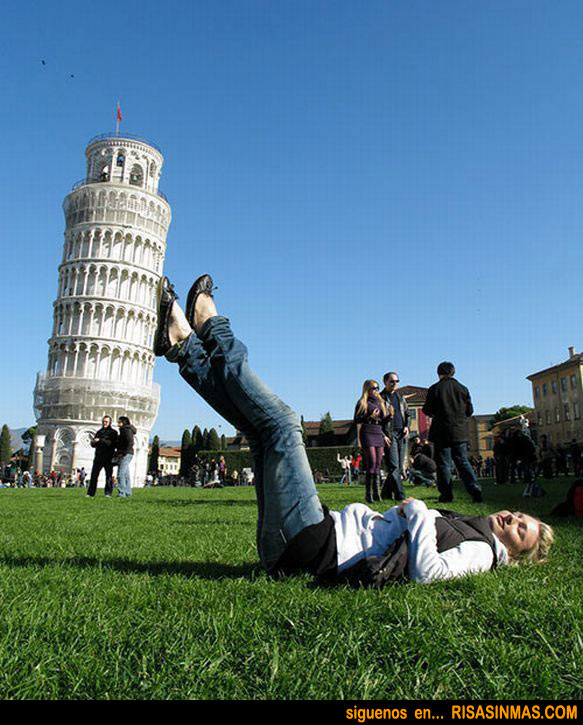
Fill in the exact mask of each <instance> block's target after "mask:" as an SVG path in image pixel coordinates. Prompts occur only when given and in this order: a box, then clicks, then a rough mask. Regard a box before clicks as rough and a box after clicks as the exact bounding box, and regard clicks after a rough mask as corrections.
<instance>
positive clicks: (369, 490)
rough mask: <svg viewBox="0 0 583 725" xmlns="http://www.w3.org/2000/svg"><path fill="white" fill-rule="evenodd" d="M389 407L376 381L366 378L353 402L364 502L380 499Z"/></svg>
mask: <svg viewBox="0 0 583 725" xmlns="http://www.w3.org/2000/svg"><path fill="white" fill-rule="evenodd" d="M389 417H390V416H389V410H388V408H387V405H386V403H385V401H384V400H383V399H382V398H381V396H380V394H379V384H378V383H377V382H376V380H365V381H364V384H363V386H362V396H361V397H360V400H359V401H358V403H357V404H356V408H355V411H354V422H355V423H356V428H357V435H358V442H359V445H360V447H361V449H362V457H363V460H364V467H365V472H366V501H367V503H372V502H373V501H381V500H382V499H381V475H380V474H381V463H382V461H383V452H384V447H385V444H386V440H385V435H384V432H383V425H384V424H385V423H386V422H387V421H388V420H389Z"/></svg>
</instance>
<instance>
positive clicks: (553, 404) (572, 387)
mask: <svg viewBox="0 0 583 725" xmlns="http://www.w3.org/2000/svg"><path fill="white" fill-rule="evenodd" d="M527 380H530V382H531V383H532V399H533V401H534V409H535V413H536V423H537V430H538V437H539V440H540V437H541V435H546V436H547V437H548V439H549V441H551V442H552V443H555V444H557V443H567V442H570V441H571V440H573V438H576V439H577V440H578V441H582V440H583V424H582V421H581V410H582V408H583V386H582V382H583V355H581V354H579V353H577V352H575V348H574V347H570V348H569V357H568V358H567V360H565V361H564V362H562V363H559V364H558V365H553V366H552V367H549V368H546V369H545V370H541V371H540V372H538V373H533V374H532V375H528V376H527Z"/></svg>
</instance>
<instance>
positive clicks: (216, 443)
mask: <svg viewBox="0 0 583 725" xmlns="http://www.w3.org/2000/svg"><path fill="white" fill-rule="evenodd" d="M206 450H207V451H220V450H221V439H220V438H219V434H218V433H217V431H216V430H215V429H214V428H211V429H210V431H209V437H208V445H207V448H206Z"/></svg>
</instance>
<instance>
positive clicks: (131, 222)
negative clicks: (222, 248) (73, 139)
mask: <svg viewBox="0 0 583 725" xmlns="http://www.w3.org/2000/svg"><path fill="white" fill-rule="evenodd" d="M85 156H86V160H87V167H86V175H85V178H84V179H82V180H81V181H79V182H77V183H76V184H75V185H74V186H73V189H72V191H71V192H70V193H69V194H68V195H67V196H66V197H65V201H64V204H63V208H64V212H65V235H64V236H65V239H64V246H63V255H62V259H61V264H60V266H59V282H58V291H57V298H56V300H55V302H54V303H53V330H52V334H51V337H50V339H49V356H48V365H47V370H46V372H45V373H39V374H38V376H37V381H36V387H35V390H34V407H35V415H36V418H37V436H36V445H37V450H36V465H35V467H36V468H37V469H39V468H40V467H41V466H42V469H43V470H44V471H45V472H47V471H50V470H52V469H55V470H61V471H63V472H65V473H68V472H70V471H73V470H75V469H77V468H81V467H82V466H84V467H85V469H86V470H87V471H88V472H89V470H90V468H91V465H92V462H93V455H94V449H93V448H91V447H90V446H89V440H90V433H93V432H95V431H96V430H97V428H99V427H100V426H101V419H102V417H103V415H105V414H107V415H111V417H112V418H113V422H114V425H115V423H116V421H117V418H118V416H120V415H127V416H128V417H129V418H130V420H131V421H132V423H133V424H134V425H135V427H136V428H137V431H138V432H137V435H136V440H135V454H134V458H133V460H132V466H131V468H132V481H133V484H134V485H142V484H143V481H144V479H145V475H146V467H147V457H148V440H149V434H150V431H151V429H152V426H153V424H154V421H155V419H156V415H157V413H158V406H159V401H160V389H159V386H158V385H157V384H156V383H154V382H153V381H152V374H153V371H154V359H155V358H154V355H153V352H152V342H153V337H154V332H155V329H156V299H155V298H156V293H155V290H156V285H157V283H158V281H159V279H160V277H161V275H162V268H163V263H164V254H165V251H166V235H167V233H168V226H169V224H170V219H171V210H170V205H169V204H168V201H167V200H166V197H165V196H164V195H163V194H162V192H161V191H159V189H158V181H159V178H160V171H161V168H162V164H163V162H164V158H163V156H162V154H161V152H160V150H159V149H158V148H157V147H156V146H155V145H154V144H152V143H150V142H149V141H145V140H143V139H140V138H137V137H135V136H131V135H128V134H124V135H122V136H117V135H116V134H113V133H112V134H105V135H103V136H98V137H96V138H93V139H91V141H90V142H89V144H88V145H87V149H86V151H85ZM102 475H103V474H102Z"/></svg>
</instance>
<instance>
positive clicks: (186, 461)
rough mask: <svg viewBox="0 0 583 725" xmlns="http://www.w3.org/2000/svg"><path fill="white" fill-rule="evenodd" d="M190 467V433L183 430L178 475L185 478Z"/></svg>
mask: <svg viewBox="0 0 583 725" xmlns="http://www.w3.org/2000/svg"><path fill="white" fill-rule="evenodd" d="M191 466H192V438H191V436H190V431H189V430H185V431H184V433H183V434H182V444H181V446H180V475H181V476H186V474H187V473H188V471H190V467H191Z"/></svg>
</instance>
